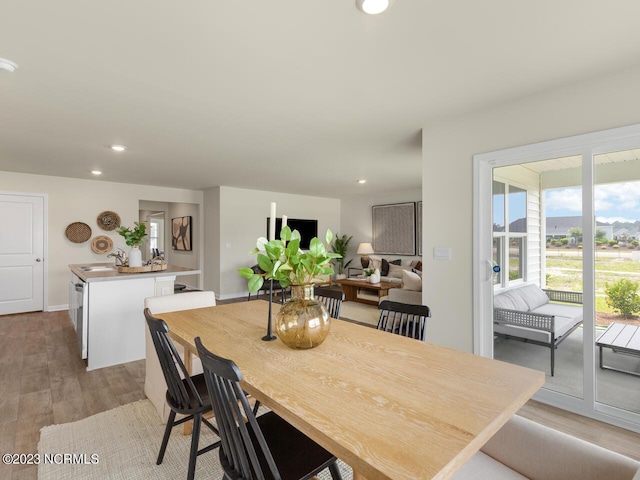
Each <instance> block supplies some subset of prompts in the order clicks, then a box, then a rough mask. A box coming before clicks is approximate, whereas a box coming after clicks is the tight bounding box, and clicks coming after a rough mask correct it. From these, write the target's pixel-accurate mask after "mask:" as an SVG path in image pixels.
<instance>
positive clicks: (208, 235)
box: [203, 187, 221, 293]
mask: <svg viewBox="0 0 640 480" xmlns="http://www.w3.org/2000/svg"><path fill="white" fill-rule="evenodd" d="M203 207H204V208H203V210H204V213H203V219H204V221H203V227H204V244H203V252H204V253H203V259H204V276H203V280H204V290H213V291H214V292H216V293H220V292H219V291H218V289H219V288H220V255H221V250H220V248H221V247H220V187H213V188H209V189H207V190H205V191H204V206H203Z"/></svg>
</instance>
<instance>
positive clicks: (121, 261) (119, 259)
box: [107, 248, 127, 267]
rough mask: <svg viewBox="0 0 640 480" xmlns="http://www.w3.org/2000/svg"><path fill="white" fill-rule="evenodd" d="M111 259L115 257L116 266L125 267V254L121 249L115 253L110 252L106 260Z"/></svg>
mask: <svg viewBox="0 0 640 480" xmlns="http://www.w3.org/2000/svg"><path fill="white" fill-rule="evenodd" d="M111 257H115V259H116V266H117V267H119V266H122V265H125V264H126V263H127V254H126V253H125V252H124V250H122V249H120V248H119V249H118V251H117V252H115V253H114V252H111V253H110V254H108V255H107V258H111Z"/></svg>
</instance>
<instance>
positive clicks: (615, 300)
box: [604, 278, 640, 317]
mask: <svg viewBox="0 0 640 480" xmlns="http://www.w3.org/2000/svg"><path fill="white" fill-rule="evenodd" d="M604 291H605V293H606V294H607V305H609V306H610V307H611V308H613V309H614V310H617V311H619V312H620V313H621V314H622V315H624V316H625V317H630V316H632V315H634V314H635V313H638V312H640V295H638V283H637V282H632V281H631V280H628V279H626V278H623V279H620V280H618V281H617V282H615V283H613V284H612V285H610V284H609V283H605V290H604Z"/></svg>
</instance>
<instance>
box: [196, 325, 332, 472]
mask: <svg viewBox="0 0 640 480" xmlns="http://www.w3.org/2000/svg"><path fill="white" fill-rule="evenodd" d="M195 344H196V348H197V349H198V355H199V356H200V359H201V360H202V368H203V370H204V376H205V382H206V384H207V388H208V389H209V396H210V398H211V401H212V406H213V411H214V414H215V417H216V421H217V423H218V428H219V430H220V434H219V435H220V440H221V445H220V464H221V466H222V469H223V470H224V479H225V480H245V479H246V480H253V479H256V480H264V479H280V478H285V479H289V480H294V479H295V480H306V479H309V478H311V477H313V476H315V475H316V474H317V473H319V472H321V471H322V470H324V469H325V468H329V471H330V472H331V477H332V478H333V479H334V480H341V479H342V477H341V475H340V470H339V468H338V465H337V464H336V457H334V456H333V455H332V454H331V453H329V452H328V451H327V450H325V449H324V448H322V447H321V446H320V445H318V444H317V443H315V442H314V441H313V440H311V439H310V438H309V437H307V436H306V435H305V434H303V433H302V432H300V431H299V430H298V429H296V428H295V427H294V426H292V425H291V424H289V423H288V422H286V421H285V420H283V419H282V418H280V417H279V416H278V415H276V414H275V413H273V412H268V413H265V414H263V415H261V416H259V417H257V418H256V416H255V415H254V413H253V411H252V410H251V406H250V405H249V402H248V401H247V399H246V397H245V395H244V393H243V391H242V388H240V382H241V381H242V373H241V372H240V369H239V368H238V366H237V365H236V364H235V363H234V362H233V361H232V360H228V359H226V358H222V357H219V356H217V355H215V354H213V353H211V352H210V351H209V350H207V349H206V348H205V347H204V345H203V344H202V342H201V340H200V337H197V338H196V339H195Z"/></svg>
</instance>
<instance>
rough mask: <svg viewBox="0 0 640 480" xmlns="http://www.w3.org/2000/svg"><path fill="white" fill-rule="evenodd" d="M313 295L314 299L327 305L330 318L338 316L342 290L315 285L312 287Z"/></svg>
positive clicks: (342, 295) (342, 294)
mask: <svg viewBox="0 0 640 480" xmlns="http://www.w3.org/2000/svg"><path fill="white" fill-rule="evenodd" d="M313 295H314V296H315V298H316V300H319V301H321V302H322V303H324V306H325V307H327V310H328V311H329V316H331V317H332V318H340V309H341V308H342V302H344V292H343V291H342V290H335V289H333V288H324V287H315V288H314V289H313Z"/></svg>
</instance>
